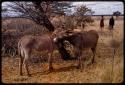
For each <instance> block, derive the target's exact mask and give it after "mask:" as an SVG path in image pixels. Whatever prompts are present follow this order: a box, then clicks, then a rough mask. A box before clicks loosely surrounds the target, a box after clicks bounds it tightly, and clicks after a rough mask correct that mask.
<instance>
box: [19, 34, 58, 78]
mask: <svg viewBox="0 0 125 85" xmlns="http://www.w3.org/2000/svg"><path fill="white" fill-rule="evenodd" d="M53 38H54V37H53V35H52V36H50V35H49V34H44V35H41V36H32V35H28V36H24V37H22V38H21V39H20V40H19V42H18V53H19V54H20V62H19V69H20V75H22V65H23V64H24V67H25V70H26V72H27V75H28V76H30V73H29V69H28V60H29V58H30V56H31V53H32V52H33V51H40V52H41V51H47V53H50V54H49V58H48V62H49V71H51V70H52V69H53V67H52V60H53V59H52V53H53V50H54V49H57V46H56V45H55V43H54V42H53Z"/></svg>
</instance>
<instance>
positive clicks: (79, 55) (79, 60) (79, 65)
mask: <svg viewBox="0 0 125 85" xmlns="http://www.w3.org/2000/svg"><path fill="white" fill-rule="evenodd" d="M81 53H82V52H81V50H78V66H77V68H78V69H79V68H81Z"/></svg>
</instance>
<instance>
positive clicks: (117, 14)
mask: <svg viewBox="0 0 125 85" xmlns="http://www.w3.org/2000/svg"><path fill="white" fill-rule="evenodd" d="M113 15H115V16H116V18H118V16H120V15H121V12H119V11H116V12H113Z"/></svg>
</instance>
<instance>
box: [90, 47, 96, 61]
mask: <svg viewBox="0 0 125 85" xmlns="http://www.w3.org/2000/svg"><path fill="white" fill-rule="evenodd" d="M91 50H92V52H93V58H92V63H94V58H95V53H96V47H94V48H91Z"/></svg>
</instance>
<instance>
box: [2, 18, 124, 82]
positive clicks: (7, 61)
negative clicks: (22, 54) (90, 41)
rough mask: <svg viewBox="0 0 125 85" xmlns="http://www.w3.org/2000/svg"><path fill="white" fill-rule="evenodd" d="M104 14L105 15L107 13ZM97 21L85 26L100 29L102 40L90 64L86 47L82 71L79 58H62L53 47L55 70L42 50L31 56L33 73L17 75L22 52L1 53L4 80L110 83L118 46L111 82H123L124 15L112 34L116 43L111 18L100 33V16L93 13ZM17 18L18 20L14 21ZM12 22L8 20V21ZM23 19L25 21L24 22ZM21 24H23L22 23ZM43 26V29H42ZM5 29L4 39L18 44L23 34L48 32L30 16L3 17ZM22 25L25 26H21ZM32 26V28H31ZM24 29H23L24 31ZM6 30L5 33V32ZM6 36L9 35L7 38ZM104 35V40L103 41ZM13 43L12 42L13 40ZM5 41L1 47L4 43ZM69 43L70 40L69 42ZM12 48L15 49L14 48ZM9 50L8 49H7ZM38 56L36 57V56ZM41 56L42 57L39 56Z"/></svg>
mask: <svg viewBox="0 0 125 85" xmlns="http://www.w3.org/2000/svg"><path fill="white" fill-rule="evenodd" d="M104 17H105V16H104ZM92 18H93V19H94V20H95V22H94V25H86V27H85V31H86V30H91V29H93V30H97V31H98V33H99V36H100V38H99V41H98V44H97V51H96V56H95V62H96V63H94V64H90V60H91V58H92V57H91V56H92V52H91V50H86V51H84V53H83V56H82V57H83V59H82V60H83V64H84V68H83V69H82V72H81V71H80V70H78V69H76V67H75V66H76V65H77V62H76V61H75V60H69V61H63V60H62V59H61V57H60V54H59V52H58V51H57V50H55V51H54V54H53V55H54V61H53V67H54V70H53V72H51V73H48V71H47V70H48V62H47V55H45V52H42V53H34V54H33V55H32V56H31V60H30V64H32V65H30V66H29V68H30V69H31V74H32V76H31V77H30V78H29V77H26V76H18V68H19V66H18V63H19V56H18V55H17V57H9V55H4V57H3V56H2V82H3V83H110V82H111V78H112V75H110V74H111V69H112V59H113V55H114V51H113V50H114V48H111V46H110V45H112V46H113V47H114V46H115V47H118V46H119V47H118V48H117V51H116V53H115V56H114V68H113V79H112V83H121V82H123V74H124V73H123V71H124V69H123V62H124V57H123V19H122V18H123V17H122V18H121V16H120V17H119V18H120V19H121V20H119V21H118V22H117V21H116V24H115V27H114V31H113V38H115V39H116V42H118V44H117V43H115V42H114V41H112V42H113V44H111V43H110V41H111V40H112V37H111V35H110V33H109V30H108V29H107V26H108V19H109V17H108V16H107V17H106V19H105V25H106V26H105V27H104V30H103V33H100V29H99V20H98V17H97V16H96V17H95V16H93V17H92ZM14 22H16V23H14ZM8 23H9V24H8ZM21 23H22V24H21ZM20 25H21V26H20ZM41 28H42V29H41ZM2 29H6V30H5V31H4V32H2V37H4V38H2V43H3V44H6V45H9V46H12V47H13V46H15V47H16V45H17V43H16V42H17V41H18V39H19V38H20V37H21V36H24V35H26V34H29V35H31V34H33V35H40V34H42V33H48V31H47V30H46V29H44V27H42V26H39V25H36V24H35V23H34V22H32V21H30V20H27V19H22V18H20V19H18V18H17V19H10V21H8V20H3V21H2ZM21 29H22V30H21ZM32 30H33V31H32ZM21 31H23V32H21ZM8 33H9V34H10V35H11V39H10V40H9V39H8ZM4 34H6V36H7V37H6V36H4ZM5 37H6V38H5ZM101 39H103V42H102V41H101ZM10 43H11V44H10ZM3 44H2V47H3ZM67 45H68V44H67ZM67 49H68V50H69V52H71V54H72V55H75V54H74V50H73V48H72V46H71V47H69V46H67ZM12 52H13V51H12ZM5 54H6V53H5ZM33 56H35V57H33ZM40 56H41V59H40V58H39V57H40Z"/></svg>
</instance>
